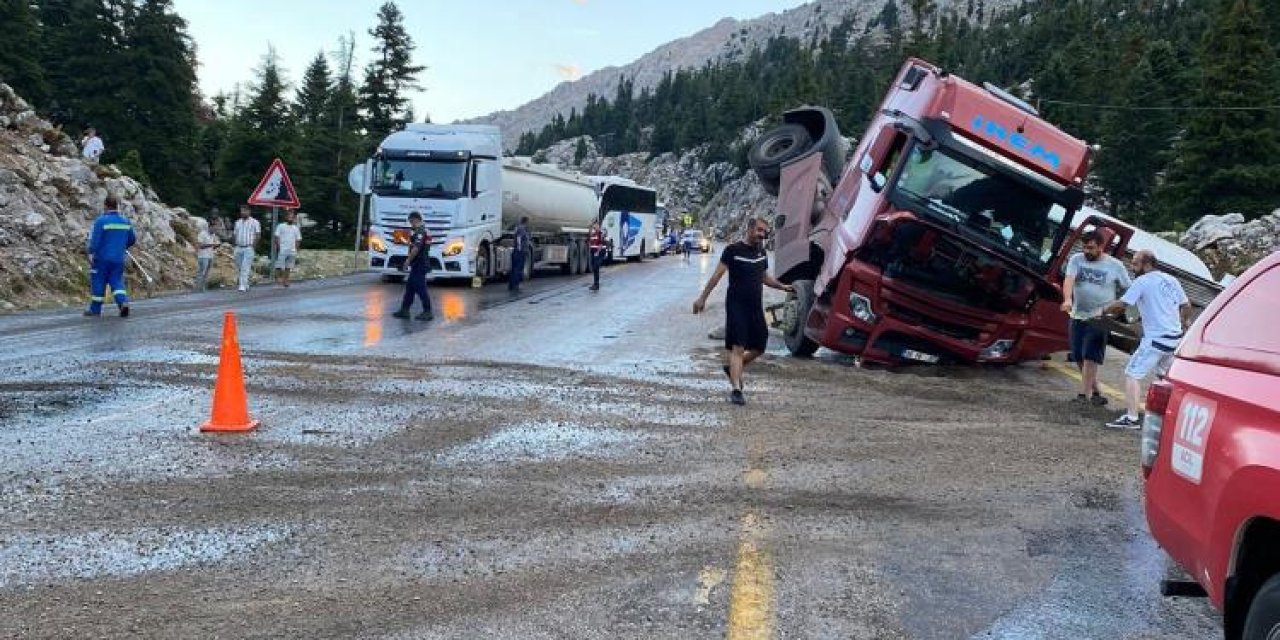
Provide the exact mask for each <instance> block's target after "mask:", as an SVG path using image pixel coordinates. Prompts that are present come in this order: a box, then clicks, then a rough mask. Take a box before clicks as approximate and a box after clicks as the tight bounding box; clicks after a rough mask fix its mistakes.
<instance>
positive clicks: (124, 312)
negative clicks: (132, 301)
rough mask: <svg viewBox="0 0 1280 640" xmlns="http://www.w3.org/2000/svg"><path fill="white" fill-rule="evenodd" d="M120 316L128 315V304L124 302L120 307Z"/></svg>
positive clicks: (126, 316)
mask: <svg viewBox="0 0 1280 640" xmlns="http://www.w3.org/2000/svg"><path fill="white" fill-rule="evenodd" d="M120 317H121V318H128V317H129V305H127V304H126V305H124V306H123V307H120Z"/></svg>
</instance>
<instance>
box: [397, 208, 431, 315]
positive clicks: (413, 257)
mask: <svg viewBox="0 0 1280 640" xmlns="http://www.w3.org/2000/svg"><path fill="white" fill-rule="evenodd" d="M409 225H410V226H412V227H413V233H412V234H411V235H410V236H409V255H408V257H406V258H405V261H404V268H405V270H406V271H408V272H409V277H408V278H405V281H404V299H402V300H401V301H400V310H399V311H397V312H395V313H393V314H391V315H393V316H395V317H397V318H403V319H405V320H408V319H409V313H410V312H411V311H413V299H414V297H417V298H419V299H421V300H422V313H419V314H418V316H417V319H418V320H434V319H435V315H433V314H432V313H431V298H430V297H429V296H428V295H427V270H428V269H427V267H428V266H429V262H428V260H427V253H428V252H429V251H430V250H431V233H430V232H429V231H427V228H426V227H424V226H423V225H422V214H421V213H418V212H417V211H414V212H413V213H410V214H409Z"/></svg>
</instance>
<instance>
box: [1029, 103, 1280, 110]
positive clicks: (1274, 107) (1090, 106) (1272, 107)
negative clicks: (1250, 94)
mask: <svg viewBox="0 0 1280 640" xmlns="http://www.w3.org/2000/svg"><path fill="white" fill-rule="evenodd" d="M1038 102H1041V103H1044V104H1060V105H1064V106H1068V107H1085V108H1088V109H1111V110H1114V111H1280V104H1276V105H1263V106H1256V107H1172V106H1168V107H1128V106H1124V105H1118V104H1093V103H1089V102H1071V101H1070V100H1039V101H1038Z"/></svg>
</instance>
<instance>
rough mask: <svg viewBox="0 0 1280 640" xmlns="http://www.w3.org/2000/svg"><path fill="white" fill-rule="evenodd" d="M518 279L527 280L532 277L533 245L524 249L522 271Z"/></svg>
mask: <svg viewBox="0 0 1280 640" xmlns="http://www.w3.org/2000/svg"><path fill="white" fill-rule="evenodd" d="M522 275H523V276H524V277H522V278H521V279H520V280H521V281H522V282H528V281H530V280H532V279H533V247H529V248H528V249H525V251H524V273H523V274H522Z"/></svg>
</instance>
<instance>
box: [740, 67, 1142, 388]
mask: <svg viewBox="0 0 1280 640" xmlns="http://www.w3.org/2000/svg"><path fill="white" fill-rule="evenodd" d="M783 119H784V122H785V124H784V125H782V126H781V127H778V128H777V129H774V130H773V131H771V132H769V133H766V134H765V135H763V136H761V138H759V139H757V141H756V143H755V144H754V145H753V147H752V149H751V153H750V155H749V159H750V161H751V164H752V166H753V168H755V170H756V173H757V175H759V176H760V178H761V180H762V182H763V183H764V184H765V188H766V189H767V190H769V191H770V192H771V193H775V194H776V195H778V218H777V220H776V222H775V224H776V227H777V236H776V242H775V244H776V246H777V251H776V255H775V265H774V266H775V269H774V271H775V272H776V273H777V274H779V279H780V280H782V281H783V282H789V283H791V284H793V285H794V286H795V287H796V289H797V294H796V296H795V298H794V299H793V300H791V301H789V302H788V305H787V306H786V308H784V309H783V312H782V314H781V315H782V317H783V319H782V321H781V322H780V324H781V325H782V328H783V332H784V336H785V338H786V342H787V346H788V348H789V349H790V350H791V351H792V353H794V354H796V355H809V354H812V353H813V352H814V351H815V350H816V349H817V348H818V346H826V347H828V348H830V349H834V350H837V351H841V352H844V353H848V354H852V355H858V356H861V357H862V358H864V359H866V360H870V361H876V362H884V363H890V364H892V363H900V362H909V361H916V362H926V363H933V362H940V361H960V362H979V361H983V362H1017V361H1020V360H1027V359H1033V358H1039V357H1041V356H1043V355H1045V354H1049V353H1052V352H1055V351H1061V350H1064V349H1065V348H1066V345H1067V335H1066V330H1067V318H1066V315H1065V314H1064V313H1063V312H1062V311H1061V310H1060V308H1059V307H1060V304H1061V302H1062V293H1061V286H1060V285H1061V281H1062V271H1063V265H1064V263H1065V261H1066V259H1067V258H1068V257H1069V254H1070V251H1071V249H1072V246H1073V245H1074V242H1075V239H1076V238H1077V237H1078V234H1079V233H1080V232H1081V230H1083V229H1085V228H1086V227H1093V228H1105V229H1108V230H1110V231H1111V232H1112V234H1111V236H1112V237H1114V239H1115V241H1114V243H1112V246H1111V247H1110V249H1111V250H1112V251H1113V252H1115V253H1117V254H1118V253H1120V252H1121V251H1123V249H1124V247H1125V244H1126V243H1127V241H1128V239H1129V237H1130V236H1131V235H1132V233H1133V229H1132V228H1131V227H1128V226H1127V225H1123V224H1121V223H1118V222H1116V221H1114V220H1102V219H1100V218H1098V219H1093V218H1091V219H1090V220H1088V221H1086V223H1085V224H1079V225H1078V226H1076V227H1074V228H1073V224H1072V223H1073V219H1074V218H1075V214H1076V212H1077V211H1078V210H1079V209H1080V207H1081V205H1082V203H1083V201H1084V191H1083V184H1084V179H1085V175H1086V173H1087V171H1088V164H1089V154H1090V151H1089V147H1088V145H1086V144H1085V143H1084V142H1083V141H1081V140H1078V139H1076V138H1073V137H1071V136H1069V135H1067V134H1066V133H1064V132H1062V131H1061V130H1059V129H1057V128H1056V127H1054V126H1053V125H1051V124H1049V123H1048V122H1046V121H1044V120H1042V119H1041V118H1040V117H1039V116H1038V114H1037V113H1036V111H1035V110H1034V109H1033V108H1031V107H1030V106H1029V105H1027V104H1025V103H1024V102H1022V101H1021V100H1018V99H1017V98H1015V97H1013V96H1011V95H1009V94H1007V93H1005V92H1003V91H1001V90H1000V89H998V88H995V87H993V86H991V85H987V86H985V87H979V86H977V85H974V84H972V83H970V82H967V81H965V80H963V79H961V78H958V77H956V76H954V75H950V74H948V73H946V72H944V71H942V70H940V69H939V68H937V67H935V66H933V65H931V64H929V63H927V62H924V61H922V60H917V59H911V60H908V61H907V62H906V64H905V65H904V66H903V68H902V70H901V71H900V72H899V74H898V76H897V78H896V79H895V80H894V83H893V86H892V87H891V89H890V90H889V92H888V94H887V95H886V96H885V98H884V101H883V103H882V104H881V105H880V109H879V111H878V112H877V114H876V115H875V117H874V119H873V120H872V122H871V124H870V126H869V127H868V129H867V131H866V133H865V135H864V136H863V138H862V140H861V142H860V144H859V145H858V147H857V149H856V150H855V151H854V153H853V155H852V156H851V160H850V161H849V162H848V165H847V166H845V163H844V155H845V153H844V151H845V149H844V147H842V146H841V145H842V142H843V139H842V138H840V137H839V132H838V127H837V126H836V124H835V121H834V118H833V117H832V116H831V114H830V112H829V111H827V110H826V109H822V108H820V107H806V108H801V109H797V110H793V111H791V112H788V113H787V114H786V115H784V118H783ZM833 185H834V187H833Z"/></svg>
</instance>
